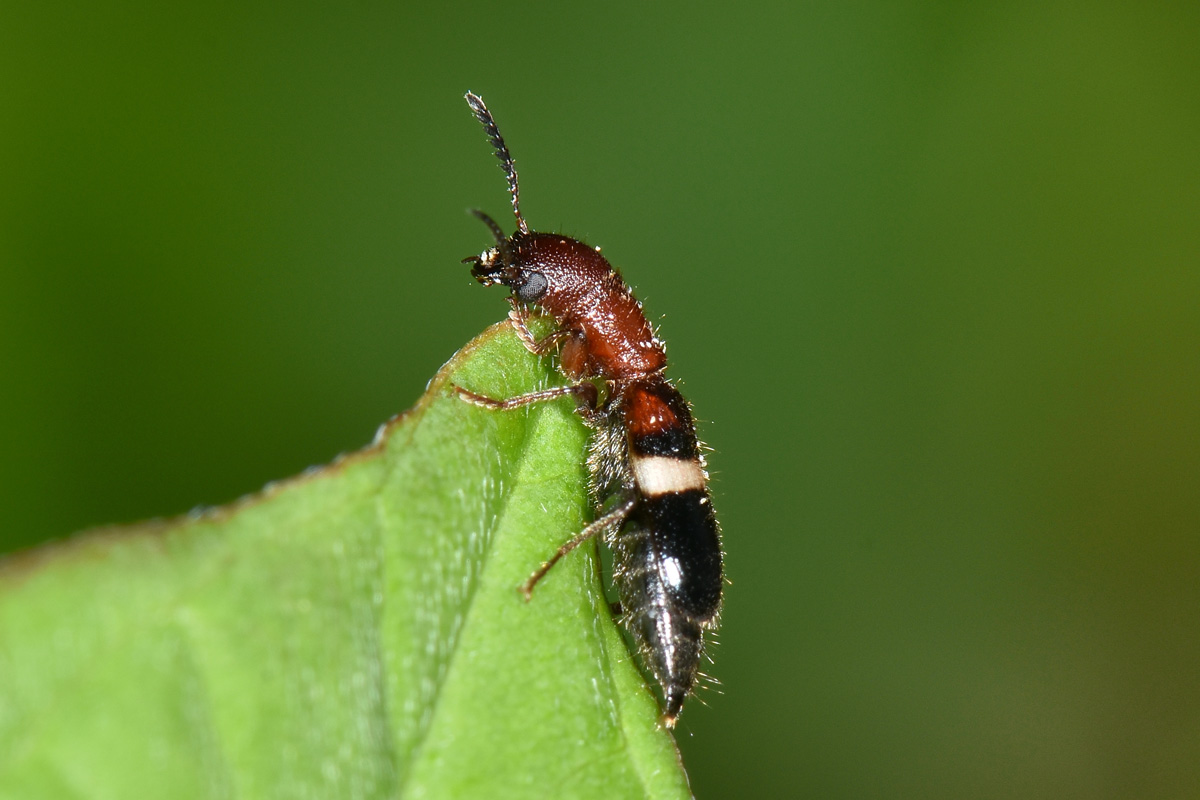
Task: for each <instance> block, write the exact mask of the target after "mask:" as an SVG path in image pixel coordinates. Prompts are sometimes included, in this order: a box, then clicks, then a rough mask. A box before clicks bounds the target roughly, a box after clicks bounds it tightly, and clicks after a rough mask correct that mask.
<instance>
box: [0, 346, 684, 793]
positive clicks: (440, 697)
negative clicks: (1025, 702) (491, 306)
mask: <svg viewBox="0 0 1200 800" xmlns="http://www.w3.org/2000/svg"><path fill="white" fill-rule="evenodd" d="M558 380H560V379H559V378H558V377H557V375H556V374H555V373H554V372H553V371H551V370H550V369H549V368H548V367H547V365H546V364H545V363H544V360H541V359H538V358H535V357H534V356H532V355H530V354H529V353H527V352H526V351H525V350H524V348H523V347H521V345H520V343H519V342H518V341H517V339H516V337H515V335H513V333H512V331H511V329H510V328H509V326H507V325H497V326H494V327H493V328H491V329H490V330H489V331H488V332H487V333H485V334H484V335H483V336H481V337H480V338H479V339H477V340H475V341H474V342H472V343H471V344H469V345H468V346H467V347H466V348H464V349H463V350H462V351H461V352H460V353H459V354H458V355H457V356H455V358H454V359H453V360H451V361H450V362H449V363H448V364H447V365H446V366H445V367H443V369H442V370H441V371H440V372H439V373H438V375H437V376H436V377H435V378H434V380H433V381H431V383H430V386H429V388H428V390H427V392H426V394H425V395H424V397H422V399H421V400H420V402H419V403H418V404H417V406H416V407H415V408H413V409H412V410H411V411H409V412H407V413H406V414H404V415H402V416H400V417H398V418H396V419H394V420H393V421H391V422H389V423H388V424H387V425H386V426H384V428H383V429H382V430H381V432H380V436H379V438H378V439H377V441H376V442H375V444H373V445H371V446H370V447H368V448H366V449H365V450H362V451H359V452H357V453H354V454H351V455H349V456H345V457H343V458H340V459H339V460H337V461H336V462H335V463H334V464H332V465H330V466H328V467H325V468H322V469H319V470H315V471H312V472H310V473H307V474H305V475H303V476H301V477H298V478H295V479H292V480H289V481H286V482H283V483H280V484H275V485H272V486H269V487H267V488H266V489H264V490H263V491H262V492H260V493H259V494H257V495H254V496H251V497H248V498H245V499H243V500H240V501H238V502H236V503H234V504H232V505H230V506H227V507H223V508H218V509H212V510H205V511H199V512H195V513H193V514H191V515H189V516H188V517H187V518H185V519H181V520H174V521H170V522H166V523H150V524H146V525H140V526H136V527H128V528H119V529H112V530H104V531H98V532H92V533H88V534H84V535H82V536H79V537H77V538H75V539H73V540H70V541H68V542H66V543H64V544H61V545H57V546H53V547H48V548H43V549H41V550H37V551H32V552H30V553H26V554H22V555H19V556H16V557H12V558H9V559H8V560H7V561H6V562H3V563H0V796H2V797H22V798H37V797H53V798H70V797H87V798H149V797H165V798H191V797H200V798H226V797H237V798H259V797H281V798H282V797H286V798H297V797H319V798H331V797H354V798H371V797H472V798H475V797H488V798H495V797H529V796H537V797H581V798H587V797H597V798H600V797H603V798H614V797H686V796H687V795H688V788H687V779H686V777H685V776H684V774H683V771H682V769H681V767H680V764H679V761H678V754H677V751H676V750H675V746H674V742H673V740H672V739H671V737H670V734H669V733H668V732H666V731H664V730H662V729H661V728H660V727H659V725H658V723H657V717H658V706H657V703H656V702H655V700H654V698H653V696H652V694H651V693H650V691H649V689H648V688H647V686H646V685H645V683H644V681H643V680H642V678H641V676H640V674H639V672H638V670H637V667H636V664H635V663H634V662H633V659H632V657H631V656H630V654H629V651H628V649H627V648H626V645H625V643H624V641H623V639H622V637H621V635H620V632H619V631H618V629H617V628H616V626H615V624H614V622H613V620H612V617H611V615H610V613H609V609H608V605H607V602H606V600H605V596H604V592H603V588H602V583H601V580H600V576H599V571H598V567H597V558H596V553H595V549H594V548H593V547H585V548H580V549H579V550H578V551H576V552H575V553H572V554H571V555H570V556H569V557H567V558H566V559H564V560H563V561H562V562H561V563H560V564H559V565H558V566H557V567H555V569H554V570H552V571H551V572H550V574H549V575H548V576H547V577H546V579H545V580H544V581H542V583H540V584H539V585H538V588H537V591H536V592H535V593H534V596H533V600H532V602H529V603H526V602H525V601H524V600H523V599H522V598H521V596H520V594H519V593H518V591H517V586H518V584H520V583H521V582H522V581H523V580H524V579H525V578H526V577H527V576H528V575H529V573H530V572H531V571H532V570H533V569H535V568H536V567H537V566H538V565H539V564H540V563H541V562H542V561H544V560H545V559H546V558H547V557H548V556H549V555H550V554H551V553H553V551H554V550H555V548H556V547H557V546H558V545H559V544H560V543H562V542H563V541H565V540H566V539H567V538H569V536H570V535H572V534H573V533H575V532H577V531H578V530H579V529H580V528H581V527H582V525H583V524H584V522H585V520H586V518H587V513H588V510H587V508H588V507H587V498H586V493H585V491H584V480H585V473H584V467H583V452H584V448H585V446H586V441H587V433H586V430H585V429H584V428H583V426H582V425H581V424H580V422H579V420H578V418H577V417H576V415H575V414H574V413H572V410H571V403H570V400H562V401H559V402H555V403H549V404H542V405H540V406H535V407H530V408H526V409H522V410H517V411H510V412H493V411H487V410H484V409H480V408H477V407H475V406H471V405H469V404H467V403H464V402H462V401H461V400H459V399H458V398H457V397H456V396H454V394H453V392H452V390H451V388H450V386H451V384H458V385H461V386H464V387H466V388H470V389H472V390H474V391H477V392H480V393H483V394H487V395H489V396H494V397H511V396H514V395H518V394H522V393H525V392H528V391H532V390H534V389H537V388H544V387H545V386H546V385H548V384H549V383H551V382H556V381H558Z"/></svg>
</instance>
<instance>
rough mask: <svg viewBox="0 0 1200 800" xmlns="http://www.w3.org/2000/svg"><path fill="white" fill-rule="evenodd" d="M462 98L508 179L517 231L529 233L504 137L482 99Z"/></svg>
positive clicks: (472, 95)
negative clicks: (522, 214)
mask: <svg viewBox="0 0 1200 800" xmlns="http://www.w3.org/2000/svg"><path fill="white" fill-rule="evenodd" d="M463 97H465V98H466V100H467V105H468V106H470V107H471V113H473V114H474V115H475V118H476V119H477V120H479V122H480V124H482V125H483V132H484V133H485V134H487V138H488V141H489V142H490V143H491V145H492V149H493V150H494V151H495V152H496V158H498V159H500V165H501V166H502V167H503V168H504V176H505V178H507V179H508V194H509V196H510V197H511V198H512V208H513V216H515V217H516V218H517V229H518V230H519V231H520V232H521V233H529V226H528V225H526V224H525V218H524V217H522V216H521V190H520V187H519V185H518V183H517V167H516V164H514V163H513V157H512V154H511V153H509V152H508V145H506V144H505V143H504V137H503V136H501V135H500V129H499V128H497V127H496V120H494V119H492V112H490V111H488V107H487V105H486V104H485V103H484V102H483V98H482V97H480V96H479V95H477V94H475V93H474V92H470V91H469V92H467V93H466V94H465V95H463Z"/></svg>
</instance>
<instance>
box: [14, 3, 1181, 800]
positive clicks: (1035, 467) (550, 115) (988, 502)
mask: <svg viewBox="0 0 1200 800" xmlns="http://www.w3.org/2000/svg"><path fill="white" fill-rule="evenodd" d="M1197 42H1200V6H1198V5H1197V4H1195V3H1178V4H1174V5H1172V4H1159V5H1148V4H1135V3H1128V4H1112V3H1092V4H1064V5H1058V4H1046V3H1001V4H975V3H947V2H942V3H882V2H864V3H850V4H840V3H839V4H827V5H813V4H791V3H776V4H769V3H764V4H759V5H747V4H735V5H733V6H729V5H725V4H711V5H708V6H703V5H696V4H686V5H685V4H679V5H673V6H672V5H656V6H641V5H627V6H614V5H612V4H606V5H605V7H604V8H600V7H592V8H589V9H587V10H574V9H572V8H570V7H568V6H565V5H562V4H557V3H538V4H515V3H509V4H501V3H492V4H487V3H479V2H476V3H450V4H446V5H444V6H441V7H439V8H437V9H433V8H421V7H418V6H416V5H415V4H414V5H413V6H411V7H408V6H405V5H401V4H381V3H376V2H356V3H351V4H345V5H343V6H341V7H336V8H328V7H307V6H299V5H291V6H287V7H286V8H285V7H283V6H279V7H276V6H273V5H271V6H268V5H266V4H264V5H262V6H246V5H243V4H229V5H226V6H220V5H218V4H212V3H205V4H202V5H200V4H189V3H184V4H172V5H170V6H167V5H163V4H155V3H126V4H119V3H114V4H104V5H103V6H101V5H98V4H97V5H93V6H92V7H90V8H88V9H83V10H81V9H80V8H78V7H76V6H75V5H73V4H62V5H58V4H47V5H36V6H35V5H33V4H18V3H7V4H5V5H4V7H3V10H0V109H2V112H0V455H2V456H3V459H2V461H0V549H3V550H11V549H15V548H19V547H24V546H27V545H30V544H33V543H36V542H40V541H44V540H47V539H51V538H56V537H61V536H64V535H66V534H68V533H70V532H71V531H73V530H76V529H80V528H84V527H88V526H92V525H97V524H101V523H107V522H114V521H133V520H139V519H143V518H147V517H154V516H160V515H173V514H176V513H179V512H183V511H186V510H187V509H189V508H191V507H194V506H196V505H199V504H217V503H224V502H226V501H229V500H232V499H234V498H236V497H237V496H239V495H241V494H244V493H247V492H251V491H254V490H256V489H257V488H258V487H260V486H262V485H263V484H264V483H265V482H267V481H269V480H272V479H276V478H283V477H286V476H288V475H292V474H294V473H297V472H299V471H301V470H303V469H304V468H305V467H307V466H309V465H313V464H320V463H324V462H327V461H329V460H330V459H331V458H333V456H334V455H336V454H337V453H339V452H343V451H347V450H353V449H357V448H358V447H360V446H362V445H364V444H366V443H367V442H368V441H369V440H370V438H371V436H372V435H373V433H374V431H375V428H376V427H377V426H378V425H379V424H380V423H381V422H383V421H384V420H385V419H386V418H387V417H388V416H390V415H391V414H394V413H396V412H398V411H400V410H402V409H404V408H405V407H407V406H408V405H410V404H411V403H412V402H413V401H414V400H415V399H416V398H417V397H418V395H419V394H420V392H421V390H422V388H423V386H424V384H425V381H426V380H427V379H428V378H429V377H430V376H432V375H433V373H434V371H435V370H436V369H437V367H438V366H439V365H440V364H441V363H442V362H443V361H445V360H446V359H447V358H448V357H449V356H450V355H451V354H452V353H453V352H454V351H455V349H457V348H458V347H459V346H460V345H462V344H463V343H464V342H466V341H467V340H468V339H469V338H470V337H472V336H473V335H474V334H476V333H477V332H479V331H480V330H482V329H483V328H484V327H485V326H486V325H488V324H489V323H491V322H493V321H495V320H497V319H500V318H501V317H502V316H503V315H504V312H505V310H506V306H505V304H504V303H503V301H502V300H501V294H502V293H500V292H497V291H495V290H493V291H485V290H483V289H482V288H480V287H478V286H476V285H474V283H473V282H472V281H471V279H470V277H469V276H468V274H467V270H466V267H465V266H463V265H461V264H460V263H459V260H460V259H461V258H463V257H464V256H467V255H471V254H474V253H477V252H479V250H480V249H482V248H483V247H484V246H485V245H487V244H488V242H489V236H488V233H487V231H486V229H485V228H484V227H483V226H482V225H480V224H479V223H478V221H476V220H474V219H472V218H471V217H469V216H468V215H467V214H466V213H464V211H465V209H466V208H467V207H470V206H478V207H481V208H484V209H486V210H488V211H489V212H491V213H492V214H493V215H495V216H497V218H503V219H504V220H505V224H506V226H507V225H510V224H511V223H509V222H508V219H509V218H508V217H505V216H504V215H505V214H506V209H507V201H506V198H505V194H504V183H503V179H502V176H501V173H500V170H499V169H498V168H497V165H496V163H495V161H494V159H493V158H492V156H491V154H490V152H489V150H488V147H487V145H486V142H485V141H484V138H483V135H482V133H481V131H480V129H479V126H478V124H477V123H476V122H475V121H474V120H473V119H472V118H471V115H470V113H469V112H468V111H467V108H466V106H465V104H464V103H463V100H462V94H463V92H464V91H465V90H467V89H472V90H474V91H477V92H479V93H481V94H482V95H483V96H484V97H485V98H486V99H487V101H488V103H489V105H490V106H491V107H492V109H493V111H494V113H495V114H496V117H497V120H498V122H499V124H500V127H501V130H502V131H503V132H504V135H505V136H506V137H507V139H508V141H509V144H510V146H511V147H512V149H513V152H514V154H515V156H516V158H517V161H518V165H519V167H520V170H521V178H522V188H523V189H524V192H523V195H522V198H523V208H524V211H525V215H526V217H527V218H528V219H529V220H530V222H531V224H532V225H533V226H534V227H535V228H539V229H543V230H554V231H561V232H564V233H567V234H570V235H574V236H578V237H580V238H584V239H586V240H587V241H589V242H590V243H592V244H600V245H603V247H604V249H605V253H606V255H608V257H609V258H610V259H611V260H613V262H614V263H616V264H617V265H619V266H620V267H621V268H622V269H623V271H624V272H625V274H626V275H627V276H628V278H629V279H630V281H631V282H632V283H633V284H634V285H635V286H636V287H637V288H638V291H639V293H640V296H641V297H642V298H643V299H644V300H645V301H646V304H647V308H648V310H649V312H650V313H651V315H652V316H654V317H656V318H657V317H661V318H663V324H662V332H663V335H664V336H665V338H666V339H667V341H668V343H669V345H670V355H671V357H672V361H673V367H672V373H671V374H673V375H675V376H676V377H678V378H680V379H681V381H682V383H683V387H684V389H685V392H686V393H687V395H688V396H689V397H690V398H691V399H692V400H693V402H694V403H695V407H696V411H697V414H698V416H699V417H701V418H702V419H703V420H704V421H705V422H704V423H703V433H704V435H705V437H706V438H707V439H708V440H709V441H710V443H711V444H712V445H713V446H714V447H715V449H716V452H715V454H714V455H713V456H712V459H711V465H712V467H713V469H714V472H715V490H716V494H717V503H718V508H719V510H720V512H721V514H722V519H723V522H724V527H725V539H726V546H727V550H728V570H729V576H730V578H731V579H732V581H733V585H732V586H730V587H729V588H728V592H727V598H728V603H727V610H726V615H725V620H724V621H725V626H724V630H723V632H722V637H721V645H720V647H719V648H718V649H717V651H716V665H715V667H714V668H713V672H714V673H715V675H716V676H717V677H719V678H720V679H721V681H722V682H723V684H724V686H723V690H722V691H723V694H720V695H717V696H713V697H711V698H709V705H708V707H701V706H700V705H699V704H696V705H694V706H693V707H691V708H689V710H688V712H687V714H685V716H684V718H683V720H682V722H681V726H680V731H679V734H680V735H679V739H680V743H681V746H682V749H683V751H684V757H685V762H686V763H687V765H688V768H689V772H690V774H691V777H692V781H693V786H694V788H695V790H696V792H697V794H699V795H700V796H702V797H734V796H737V797H779V796H798V797H846V798H860V797H873V798H884V797H928V798H961V797H1022V798H1035V797H1037V798H1040V797H1045V798H1076V797H1077V798H1127V797H1197V796H1200V678H1198V666H1197V665H1198V663H1200V625H1198V616H1200V613H1198V612H1200V358H1198V353H1200V270H1198V269H1197V261H1198V259H1197V256H1198V254H1200V47H1198V46H1197Z"/></svg>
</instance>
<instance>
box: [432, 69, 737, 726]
mask: <svg viewBox="0 0 1200 800" xmlns="http://www.w3.org/2000/svg"><path fill="white" fill-rule="evenodd" d="M466 100H467V104H468V105H469V106H470V107H471V111H472V112H473V113H474V114H475V117H476V118H477V119H478V120H479V122H480V123H481V124H482V125H483V129H484V132H485V133H486V134H487V138H488V141H489V142H490V143H491V145H492V149H493V150H494V151H495V153H496V157H497V158H499V160H500V163H501V166H502V167H503V169H504V175H505V178H506V179H507V181H508V193H509V197H510V198H511V199H512V209H513V215H514V216H515V217H516V226H517V227H516V231H515V232H514V233H513V234H512V235H511V236H509V235H507V234H505V232H504V229H503V228H502V227H501V226H500V225H499V224H498V223H497V222H496V221H495V220H493V219H492V218H491V217H489V216H488V215H487V214H485V213H483V212H482V211H478V210H476V211H474V212H473V213H474V214H475V216H477V217H478V218H479V219H481V220H482V221H483V222H484V224H485V225H487V227H488V230H490V231H491V233H492V237H493V239H494V240H495V244H494V245H493V246H492V247H490V248H488V249H487V250H484V251H483V252H482V253H480V254H479V255H477V256H471V257H469V258H466V259H463V261H464V263H469V264H471V274H472V275H473V276H474V277H475V279H476V280H477V281H479V282H480V283H482V284H483V285H484V286H492V285H501V286H504V287H506V288H507V289H509V291H510V292H511V294H510V296H509V297H508V301H509V303H510V305H511V310H510V311H509V313H508V317H509V320H510V322H511V323H512V326H513V329H514V330H515V331H516V334H517V336H518V338H519V339H520V340H521V343H522V344H523V345H524V346H525V348H526V349H527V350H529V351H530V352H531V353H534V354H536V355H538V356H544V357H549V356H555V355H556V356H557V364H558V368H559V370H560V371H561V372H562V374H563V375H564V376H565V377H566V378H567V379H568V380H569V381H570V383H569V384H567V385H565V386H557V387H553V388H550V389H545V390H542V391H538V392H533V393H530V394H525V395H520V396H518V397H510V398H492V397H487V396H485V395H481V394H476V393H474V392H471V391H468V390H466V389H463V388H462V387H454V388H455V391H456V392H457V393H458V395H459V396H460V397H461V398H462V399H464V400H466V401H468V402H470V403H474V404H475V405H478V406H482V407H484V408H488V409H492V410H496V411H504V410H509V409H514V408H520V407H522V406H527V405H529V404H531V403H540V402H545V401H549V400H554V399H556V398H561V397H567V396H570V397H573V398H574V399H575V402H576V407H577V409H578V411H579V414H580V416H581V417H582V418H583V421H584V422H585V423H586V424H587V426H588V427H589V428H590V429H591V434H592V435H591V442H590V445H589V451H588V458H587V466H588V475H589V492H590V496H591V501H592V504H593V507H594V509H595V515H594V519H593V521H592V522H591V523H590V524H588V525H587V526H586V527H585V528H584V529H583V530H582V531H579V532H578V533H577V534H576V535H575V536H573V537H572V538H570V539H569V540H567V541H566V542H565V543H564V544H563V545H562V546H561V547H559V548H558V550H557V551H556V552H555V553H554V554H552V555H551V556H550V558H549V559H548V560H547V561H546V562H545V563H544V564H542V565H541V566H540V567H539V568H538V569H537V570H535V571H534V572H533V574H532V575H530V576H529V579H528V580H526V581H525V582H524V583H523V584H522V585H521V586H520V587H519V588H520V591H521V592H522V593H523V594H524V596H525V599H526V600H529V599H530V598H531V597H532V594H533V590H534V587H535V586H536V585H537V583H538V582H539V581H540V580H542V578H544V577H545V576H546V574H547V573H548V572H549V571H550V569H551V568H552V567H553V566H554V565H555V564H556V563H558V561H559V560H560V559H561V558H562V557H563V556H565V555H567V554H568V553H570V552H571V551H572V550H574V549H575V548H576V547H578V546H579V545H580V544H582V543H584V542H586V541H588V540H589V539H591V538H592V537H595V536H600V537H602V538H603V539H604V541H605V542H606V543H607V544H608V545H609V546H610V548H611V549H612V553H613V583H614V585H615V587H616V590H617V596H618V598H619V600H620V607H621V617H620V621H621V624H622V625H623V626H624V627H625V628H626V629H627V630H628V631H629V633H630V635H631V636H632V638H633V641H634V643H635V644H636V647H637V650H638V653H639V656H640V658H641V660H642V662H643V664H644V665H645V666H646V668H647V669H648V671H649V672H650V673H651V674H652V675H653V676H654V679H655V680H656V681H657V683H658V685H659V687H660V689H661V691H662V698H661V702H662V709H663V715H662V720H663V724H664V725H666V726H667V727H673V726H674V725H675V722H676V720H677V719H678V717H679V713H680V711H681V710H682V708H683V704H684V701H685V700H686V699H687V697H688V696H689V694H691V693H692V690H693V688H694V687H695V685H696V681H697V678H698V677H700V671H699V670H700V660H701V658H702V657H704V656H705V644H706V642H705V639H706V634H711V632H712V631H714V630H715V629H716V627H717V624H718V621H719V617H720V609H721V591H722V582H723V572H722V569H723V567H722V553H721V537H720V530H719V527H718V525H717V519H716V515H715V514H714V513H713V508H712V498H711V495H710V494H709V490H708V473H707V472H706V470H705V462H704V455H703V453H702V448H701V445H700V443H699V442H698V441H697V439H696V429H695V424H694V422H693V420H692V413H691V408H690V406H689V405H688V402H687V401H686V400H685V399H684V398H683V396H682V395H681V394H680V393H679V391H678V390H677V389H676V388H675V386H674V385H673V384H672V383H671V382H670V380H668V379H667V378H666V377H665V375H664V374H663V373H664V371H665V370H666V367H667V356H666V349H665V347H664V345H663V342H662V341H661V340H659V338H658V337H657V336H656V335H655V332H654V329H653V326H651V324H650V322H649V321H648V320H647V319H646V316H645V314H644V313H643V312H642V304H641V303H640V302H639V301H638V300H637V299H636V298H635V297H634V296H633V292H632V291H631V290H630V288H629V286H628V285H627V284H626V283H625V281H624V280H623V279H622V278H621V276H620V274H619V273H618V272H617V271H616V270H614V269H613V267H612V266H611V265H610V264H609V263H608V261H607V260H606V259H605V258H604V257H603V256H602V255H600V252H599V250H598V249H597V248H592V247H589V246H587V245H586V244H584V243H583V242H580V241H578V240H576V239H572V238H569V237H566V236H561V235H558V234H552V233H538V232H536V231H531V230H530V229H529V226H528V225H527V224H526V223H525V219H524V217H522V216H521V202H520V190H519V185H518V182H517V170H516V166H515V165H514V163H513V158H512V155H511V154H510V153H509V150H508V146H507V145H506V144H505V142H504V139H503V137H501V135H500V130H499V129H498V128H497V127H496V122H495V120H494V119H493V118H492V114H491V112H490V111H488V108H487V106H486V105H484V102H483V99H482V98H481V97H479V96H478V95H475V94H472V93H470V92H468V93H467V95H466ZM534 315H545V316H548V317H550V318H551V320H553V322H554V328H553V330H552V332H551V333H549V334H548V335H546V336H543V337H541V338H538V337H536V336H535V335H534V334H533V332H532V331H531V330H530V328H529V320H530V319H531V317H533V316H534Z"/></svg>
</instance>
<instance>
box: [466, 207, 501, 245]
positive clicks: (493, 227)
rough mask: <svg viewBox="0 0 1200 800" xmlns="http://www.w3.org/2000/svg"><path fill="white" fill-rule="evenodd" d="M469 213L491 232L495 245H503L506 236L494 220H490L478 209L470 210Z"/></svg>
mask: <svg viewBox="0 0 1200 800" xmlns="http://www.w3.org/2000/svg"><path fill="white" fill-rule="evenodd" d="M471 213H472V214H474V215H475V216H476V218H478V219H481V220H483V224H484V225H487V226H488V230H490V231H491V232H492V236H494V237H495V238H496V244H498V245H503V244H504V243H505V242H506V241H508V234H506V233H505V232H504V229H503V228H501V227H500V225H499V224H498V223H497V222H496V220H494V219H492V218H491V217H489V216H488V215H487V214H485V213H483V212H482V211H480V210H479V209H478V208H472V209H471Z"/></svg>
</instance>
